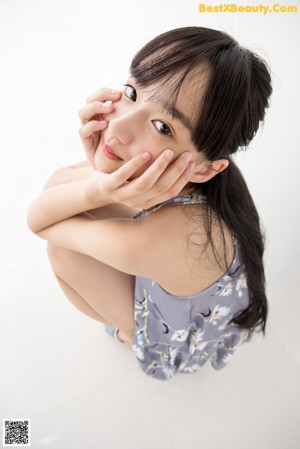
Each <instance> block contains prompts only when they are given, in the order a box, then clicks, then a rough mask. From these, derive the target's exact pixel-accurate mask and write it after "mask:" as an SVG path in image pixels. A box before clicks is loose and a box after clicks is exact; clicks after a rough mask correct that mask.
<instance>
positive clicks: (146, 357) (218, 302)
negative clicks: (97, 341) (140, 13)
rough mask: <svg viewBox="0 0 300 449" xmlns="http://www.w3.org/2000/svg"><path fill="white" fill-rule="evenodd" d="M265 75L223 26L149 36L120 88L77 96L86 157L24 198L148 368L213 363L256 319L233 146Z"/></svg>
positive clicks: (261, 302)
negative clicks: (83, 101) (35, 194)
mask: <svg viewBox="0 0 300 449" xmlns="http://www.w3.org/2000/svg"><path fill="white" fill-rule="evenodd" d="M270 81H271V80H270V75H269V71H268V69H267V67H266V65H265V63H264V62H263V61H262V60H261V59H260V58H259V57H258V56H256V55H255V54H253V53H252V52H251V51H249V50H247V49H244V48H242V47H240V46H239V44H238V43H237V42H235V41H234V40H233V39H232V38H231V37H230V36H228V35H227V34H225V33H223V32H220V31H216V30H212V29H207V28H200V27H187V28H179V29H176V30H172V31H169V32H167V33H164V34H162V35H160V36H158V37H156V38H155V39H153V40H152V41H151V42H149V43H148V44H147V45H145V47H143V48H142V49H141V50H140V51H139V52H138V53H137V55H136V56H135V57H134V59H133V61H132V64H131V67H130V77H129V79H128V81H127V83H126V84H125V86H124V89H123V91H122V92H119V91H111V90H109V89H100V90H99V91H98V92H96V93H95V94H93V95H91V96H90V97H89V98H88V101H87V104H86V106H85V107H83V108H82V109H81V111H80V119H81V124H82V126H81V129H80V136H81V139H82V142H83V145H84V148H85V152H86V160H85V161H84V162H82V163H79V164H77V165H74V166H71V167H66V168H60V169H58V170H57V171H56V172H55V173H54V174H53V175H52V176H51V178H50V180H49V181H48V183H47V185H46V186H45V189H44V191H43V193H42V194H41V196H40V197H39V198H37V199H36V200H35V202H34V203H33V204H32V205H31V206H30V208H29V214H28V224H29V227H30V229H31V230H32V231H33V232H35V233H36V234H37V235H38V236H39V237H41V238H43V239H46V240H47V241H48V254H49V258H50V261H51V264H52V267H53V271H54V273H55V275H56V277H57V279H58V282H59V284H60V286H61V288H62V289H63V291H64V292H65V294H66V296H67V297H68V298H69V299H70V300H71V301H72V302H73V303H74V305H75V306H76V307H77V308H78V309H79V310H81V311H82V312H83V313H85V314H87V315H88V316H90V317H92V318H94V319H96V320H99V321H101V322H103V323H106V324H107V326H106V329H107V331H108V332H110V333H111V334H113V335H114V336H115V338H118V339H119V340H120V341H123V342H125V343H128V344H130V345H132V348H133V350H134V352H135V355H136V357H137V359H138V361H139V363H140V366H141V368H142V369H143V371H144V372H145V373H146V374H147V375H149V376H152V377H155V378H157V379H162V380H165V379H169V378H171V377H172V376H174V375H175V374H177V373H188V372H195V371H197V370H198V369H199V368H200V367H201V366H203V365H204V363H205V362H206V361H207V360H210V362H211V364H212V366H213V367H214V368H216V369H220V368H223V367H224V366H225V364H226V363H227V362H228V360H229V358H230V357H231V355H232V354H233V353H234V351H235V349H236V347H237V346H238V344H239V343H241V342H243V341H244V340H246V339H249V338H250V337H251V335H252V334H253V332H254V331H255V330H257V331H262V332H263V333H264V332H265V326H266V319H267V299H266V294H265V278H264V267H263V251H264V243H263V237H262V234H261V230H260V224H259V217H258V215H257V211H256V209H255V206H254V203H253V201H252V198H251V195H250V193H249V191H248V189H247V186H246V183H245V181H244V179H243V176H242V174H241V173H240V171H239V169H238V168H237V166H236V165H235V164H234V162H233V160H232V159H231V155H232V154H233V153H235V152H236V151H237V150H238V149H241V148H245V147H246V146H247V145H248V143H249V142H250V141H251V139H252V138H253V137H254V135H255V133H256V131H257V130H258V127H259V124H260V122H261V121H262V120H263V119H264V115H265V110H266V108H267V107H268V101H269V97H270V94H271V91H272V89H271V83H270Z"/></svg>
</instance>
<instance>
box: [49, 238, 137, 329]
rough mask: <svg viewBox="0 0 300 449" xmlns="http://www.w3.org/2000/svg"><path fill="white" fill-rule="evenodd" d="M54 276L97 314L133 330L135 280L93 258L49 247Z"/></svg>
mask: <svg viewBox="0 0 300 449" xmlns="http://www.w3.org/2000/svg"><path fill="white" fill-rule="evenodd" d="M48 255H49V258H50V261H51V265H52V268H53V270H54V272H55V274H56V275H57V276H58V277H60V278H61V279H63V281H65V282H66V283H67V284H68V285H69V286H70V287H72V288H73V289H74V290H75V291H76V292H77V293H78V294H79V295H80V296H81V297H82V298H83V299H84V300H85V301H86V302H87V303H88V304H89V305H90V306H91V307H92V308H93V309H94V310H95V311H96V312H98V313H99V314H100V315H101V316H102V317H104V318H105V319H106V320H107V321H108V322H109V323H111V324H112V325H114V326H116V327H118V328H119V329H122V331H124V332H126V334H128V335H132V333H133V330H134V285H135V277H134V276H131V275H129V274H126V273H122V272H120V271H118V270H116V269H114V268H112V267H110V266H108V265H105V264H103V263H101V262H99V261H97V260H95V259H93V258H92V257H90V256H87V255H85V254H80V253H77V252H75V251H71V250H68V249H65V248H61V247H58V246H54V245H51V244H49V245H48Z"/></svg>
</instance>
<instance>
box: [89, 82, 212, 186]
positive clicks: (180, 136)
mask: <svg viewBox="0 0 300 449" xmlns="http://www.w3.org/2000/svg"><path fill="white" fill-rule="evenodd" d="M190 78H191V77H190ZM201 86H202V87H201ZM201 90H202V91H203V76H202V82H201V79H200V80H199V78H198V77H194V78H192V79H188V77H187V78H186V79H185V81H184V82H183V85H182V87H181V89H180V93H179V96H178V100H177V103H176V109H173V110H167V109H163V108H162V104H161V103H160V102H159V99H157V98H159V97H158V96H157V93H156V95H155V99H153V98H150V97H151V94H153V89H152V88H151V89H149V88H148V89H147V88H141V87H139V86H138V85H137V83H136V82H135V79H134V78H132V77H131V78H129V80H128V83H127V84H126V85H125V86H124V89H123V92H122V97H121V99H120V100H119V101H117V102H115V103H114V111H113V112H112V113H111V114H107V115H105V119H106V120H107V121H108V123H109V124H108V127H107V128H106V129H105V130H104V131H103V132H102V134H101V139H100V142H99V145H98V148H97V151H96V153H95V157H94V163H95V166H96V168H97V169H98V170H101V171H104V172H106V173H112V172H113V171H115V170H117V169H118V168H119V167H121V166H122V165H123V164H124V163H125V162H127V161H129V160H130V159H132V158H133V157H134V156H136V155H138V154H140V153H144V152H146V151H148V152H149V153H150V154H151V155H152V158H151V160H150V161H149V162H148V163H147V165H146V164H145V165H146V166H144V167H143V168H142V169H140V170H139V171H138V172H136V173H135V174H134V176H133V178H135V177H137V176H139V175H141V173H143V172H144V171H145V170H146V169H147V168H148V166H150V165H151V163H152V162H153V161H154V160H155V159H156V158H157V157H158V156H159V155H160V154H161V153H162V152H163V151H164V150H166V149H168V148H169V149H171V150H173V151H174V153H175V156H174V157H175V158H176V157H178V156H179V155H180V154H181V153H183V152H186V151H189V152H191V153H192V156H193V157H192V161H197V162H202V160H203V161H204V156H203V155H202V154H201V153H199V152H198V151H197V150H196V148H195V146H194V144H193V143H192V141H191V132H192V127H193V124H194V122H195V118H194V116H193V112H194V111H195V110H197V108H199V105H200V102H199V97H200V96H201V95H200V93H201ZM196 98H198V100H196ZM200 100H201V99H200Z"/></svg>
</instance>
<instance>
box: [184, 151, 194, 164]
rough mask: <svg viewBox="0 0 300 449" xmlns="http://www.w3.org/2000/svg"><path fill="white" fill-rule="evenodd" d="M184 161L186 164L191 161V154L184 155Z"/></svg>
mask: <svg viewBox="0 0 300 449" xmlns="http://www.w3.org/2000/svg"><path fill="white" fill-rule="evenodd" d="M183 159H184V161H185V162H186V163H187V162H189V161H190V160H191V159H192V154H191V153H184V156H183Z"/></svg>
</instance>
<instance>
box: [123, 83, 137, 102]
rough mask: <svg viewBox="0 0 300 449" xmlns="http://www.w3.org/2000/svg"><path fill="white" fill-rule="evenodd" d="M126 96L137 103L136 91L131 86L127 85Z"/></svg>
mask: <svg viewBox="0 0 300 449" xmlns="http://www.w3.org/2000/svg"><path fill="white" fill-rule="evenodd" d="M124 94H125V95H126V97H128V98H130V100H132V101H136V98H137V94H136V90H135V88H134V87H132V86H130V85H129V84H125V89H124Z"/></svg>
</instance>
